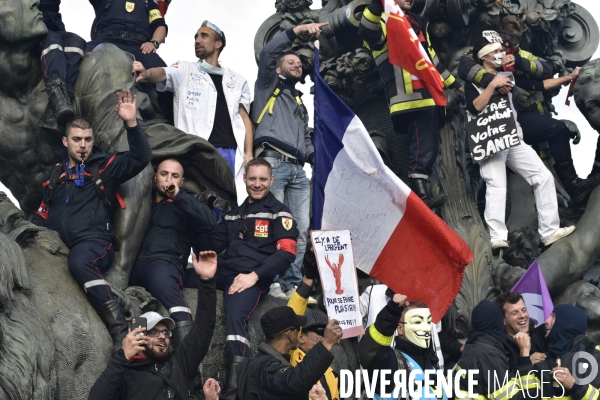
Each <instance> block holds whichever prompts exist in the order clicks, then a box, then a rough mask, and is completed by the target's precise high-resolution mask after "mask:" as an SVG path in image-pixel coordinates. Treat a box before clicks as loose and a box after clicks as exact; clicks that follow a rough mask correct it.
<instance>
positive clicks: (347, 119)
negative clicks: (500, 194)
mask: <svg viewBox="0 0 600 400" xmlns="http://www.w3.org/2000/svg"><path fill="white" fill-rule="evenodd" d="M314 83H315V98H314V102H315V126H314V138H313V141H314V146H315V165H314V170H313V173H314V176H313V203H312V207H313V209H312V211H313V228H314V229H315V230H338V229H349V230H350V232H351V234H352V246H353V248H354V258H355V263H356V266H357V268H359V269H360V270H362V271H364V272H366V273H367V274H369V275H371V276H372V277H374V278H376V279H378V280H380V281H381V282H382V283H384V284H386V285H387V286H389V287H390V288H391V289H392V290H393V291H394V292H395V293H402V294H405V295H407V296H408V299H409V301H410V300H413V301H422V302H424V303H425V304H427V305H428V306H429V308H430V309H431V313H432V318H433V321H434V322H437V321H439V320H440V319H441V318H442V316H443V315H444V313H445V312H446V310H447V309H448V307H450V305H451V304H452V301H453V300H454V298H455V297H456V295H457V294H458V291H459V289H460V286H461V283H462V279H463V274H464V270H465V268H466V266H467V264H469V263H470V262H471V260H472V259H473V253H472V252H471V249H469V246H468V245H467V243H465V241H464V240H462V238H461V237H460V236H458V235H457V234H456V233H455V232H454V231H453V230H452V229H451V228H450V227H449V226H448V225H446V223H445V222H444V221H443V220H441V219H440V218H438V217H437V216H436V215H435V214H434V213H433V212H432V211H431V210H430V209H429V208H428V207H427V206H426V205H425V204H424V203H423V202H422V201H421V199H420V198H419V197H418V196H417V195H416V194H414V193H413V192H412V191H411V190H410V189H409V187H408V186H407V185H406V184H404V182H402V180H400V178H398V177H397V176H396V175H395V174H394V173H393V172H392V171H391V170H390V169H389V168H388V167H386V166H385V165H384V163H383V160H382V159H381V157H380V155H379V153H378V151H377V149H376V148H375V145H374V144H373V141H372V140H371V138H370V137H369V134H368V133H367V130H366V129H365V127H364V126H363V124H362V122H361V121H360V119H358V117H357V116H356V115H355V114H354V113H353V112H352V110H350V108H348V106H346V104H345V103H344V102H343V101H342V100H341V99H340V98H339V97H338V96H337V95H336V94H335V93H334V92H333V91H332V90H331V89H330V88H329V86H327V84H326V83H325V81H323V79H322V78H321V76H320V74H319V50H318V42H317V43H316V46H315V60H314Z"/></svg>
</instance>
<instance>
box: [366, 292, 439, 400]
mask: <svg viewBox="0 0 600 400" xmlns="http://www.w3.org/2000/svg"><path fill="white" fill-rule="evenodd" d="M432 328H433V325H432V323H431V311H429V308H427V306H426V305H425V304H423V303H421V302H418V301H411V302H408V301H406V296H405V295H402V294H395V295H394V297H393V298H392V300H390V301H389V302H388V304H387V305H386V306H385V307H384V308H383V309H382V310H381V311H380V312H379V314H378V315H377V319H376V320H375V323H374V324H372V325H371V326H369V328H368V329H367V332H366V333H365V335H364V336H363V337H362V339H361V340H360V342H359V344H358V354H359V359H360V363H361V365H362V366H363V368H365V369H366V370H367V371H368V374H369V376H371V377H373V376H374V373H375V371H380V370H389V371H391V375H390V376H389V377H387V379H388V382H389V383H388V384H387V385H380V383H379V380H380V379H381V376H377V379H374V380H372V381H371V382H372V384H373V385H374V387H375V388H377V390H378V391H379V392H377V395H376V397H375V398H379V399H381V398H388V396H389V395H390V394H391V393H392V392H393V391H394V379H393V376H394V374H395V373H396V371H398V370H405V371H406V377H408V376H409V375H410V373H411V371H418V373H417V375H416V377H415V382H416V381H423V380H424V371H425V370H436V369H437V368H438V358H437V355H436V353H435V349H434V347H433V344H432V340H431V330H432ZM395 330H397V332H398V337H397V339H396V344H395V346H394V347H391V346H390V344H391V343H392V340H393V339H394V331H395ZM405 385H406V383H405ZM381 390H383V392H381ZM407 390H408V387H407ZM425 397H436V395H435V391H434V390H433V389H432V388H431V387H424V385H421V390H420V398H425ZM389 398H391V397H389ZM443 398H444V399H447V398H448V396H447V395H446V393H443Z"/></svg>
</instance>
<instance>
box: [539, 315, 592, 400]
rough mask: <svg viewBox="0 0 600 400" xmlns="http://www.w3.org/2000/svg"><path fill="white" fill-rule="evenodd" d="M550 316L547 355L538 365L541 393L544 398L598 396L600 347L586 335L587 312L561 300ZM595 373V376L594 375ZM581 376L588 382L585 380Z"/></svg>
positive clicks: (590, 398)
mask: <svg viewBox="0 0 600 400" xmlns="http://www.w3.org/2000/svg"><path fill="white" fill-rule="evenodd" d="M548 320H549V324H548V327H549V328H550V329H549V333H548V358H546V359H545V360H544V361H541V362H540V363H539V364H538V365H536V369H537V370H538V371H539V372H538V377H539V378H540V382H541V388H540V390H541V393H542V395H543V396H544V397H545V398H551V397H554V398H561V397H562V398H566V397H569V398H572V399H578V400H597V399H598V396H599V390H600V374H598V373H597V366H598V364H599V363H600V348H599V346H597V345H596V343H594V342H593V341H591V340H590V339H589V338H587V337H586V329H587V319H586V316H585V313H584V312H583V311H582V310H581V309H579V308H577V307H575V306H572V305H570V304H560V305H558V306H556V307H555V308H554V311H553V312H552V316H551V317H550V318H549V319H548ZM594 364H595V365H596V369H594ZM590 367H591V368H590ZM594 373H595V374H596V375H595V376H593V375H592V374H594ZM539 374H541V376H539ZM574 376H575V377H576V378H577V379H574ZM582 380H587V381H588V382H587V383H583V382H581V381H582ZM556 382H558V384H557V383H556ZM561 386H562V387H561ZM540 397H541V396H540Z"/></svg>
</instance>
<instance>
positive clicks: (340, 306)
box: [311, 230, 365, 339]
mask: <svg viewBox="0 0 600 400" xmlns="http://www.w3.org/2000/svg"><path fill="white" fill-rule="evenodd" d="M311 238H312V243H313V248H314V249H315V256H316V259H317V265H318V266H319V275H320V276H321V286H322V287H323V301H324V303H325V308H326V309H327V315H328V316H329V319H337V320H338V321H339V323H340V326H341V327H342V329H343V330H344V339H345V338H349V337H354V336H358V335H363V334H364V333H365V329H364V327H363V326H362V315H361V313H360V296H359V293H358V279H357V277H356V268H355V266H354V253H353V252H352V241H351V239H350V231H349V230H340V231H312V233H311Z"/></svg>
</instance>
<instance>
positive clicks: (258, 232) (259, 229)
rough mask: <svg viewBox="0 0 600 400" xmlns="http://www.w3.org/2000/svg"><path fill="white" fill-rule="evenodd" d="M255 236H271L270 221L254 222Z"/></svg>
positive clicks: (258, 220) (259, 220) (260, 220)
mask: <svg viewBox="0 0 600 400" xmlns="http://www.w3.org/2000/svg"><path fill="white" fill-rule="evenodd" d="M254 236H255V237H268V236H269V221H266V220H264V219H257V220H256V221H254Z"/></svg>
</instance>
